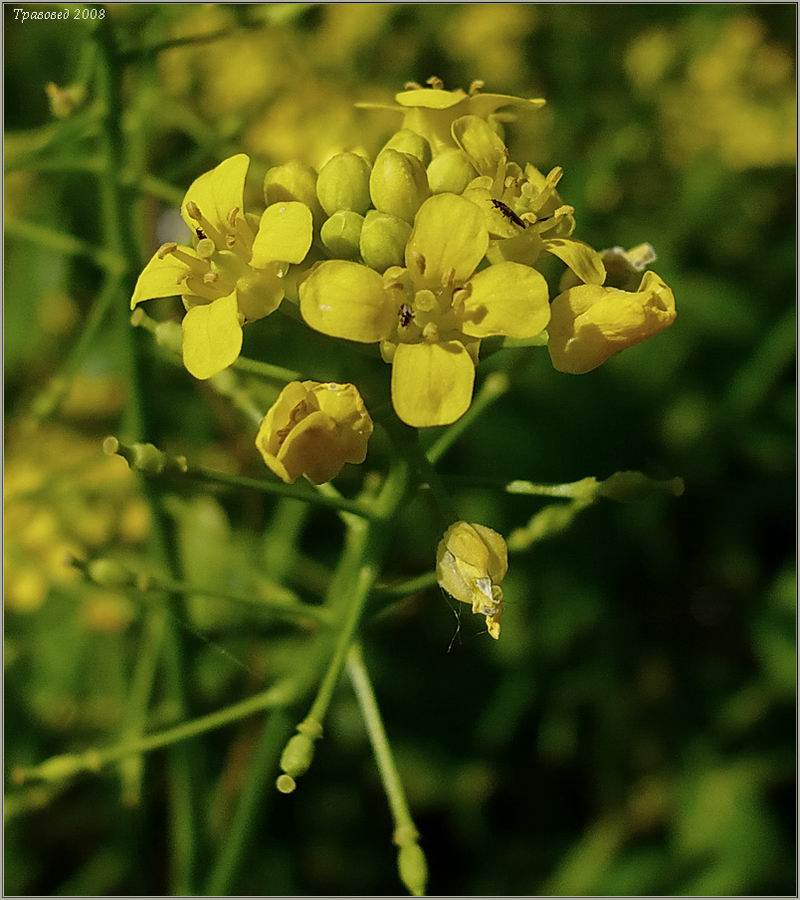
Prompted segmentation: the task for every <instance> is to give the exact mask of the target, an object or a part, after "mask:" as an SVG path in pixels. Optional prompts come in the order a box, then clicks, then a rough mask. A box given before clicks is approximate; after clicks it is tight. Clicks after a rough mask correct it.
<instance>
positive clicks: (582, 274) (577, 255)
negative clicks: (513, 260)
mask: <svg viewBox="0 0 800 900" xmlns="http://www.w3.org/2000/svg"><path fill="white" fill-rule="evenodd" d="M544 249H545V250H546V251H547V252H548V253H552V254H553V256H557V257H558V258H559V259H560V260H561V261H562V262H565V263H566V264H567V265H568V266H569V268H570V269H572V271H573V272H574V273H575V274H576V275H577V276H578V278H580V280H581V281H582V282H583V283H584V284H603V282H604V281H605V280H606V267H605V266H604V265H603V259H602V257H601V256H600V254H599V253H598V252H597V250H595V249H594V248H593V247H590V246H589V245H588V244H585V243H584V242H583V241H578V240H576V239H575V238H548V239H545V240H544Z"/></svg>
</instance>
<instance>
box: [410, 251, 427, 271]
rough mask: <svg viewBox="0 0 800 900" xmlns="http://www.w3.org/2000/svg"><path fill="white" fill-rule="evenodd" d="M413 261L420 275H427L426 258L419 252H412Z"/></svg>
mask: <svg viewBox="0 0 800 900" xmlns="http://www.w3.org/2000/svg"><path fill="white" fill-rule="evenodd" d="M411 259H412V260H413V261H414V265H415V266H416V267H417V269H418V271H419V274H420V275H424V274H425V257H424V256H423V255H422V254H421V253H419V252H418V251H417V250H412V251H411Z"/></svg>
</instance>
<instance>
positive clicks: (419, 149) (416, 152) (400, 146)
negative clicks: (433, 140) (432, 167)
mask: <svg viewBox="0 0 800 900" xmlns="http://www.w3.org/2000/svg"><path fill="white" fill-rule="evenodd" d="M383 149H384V150H399V151H400V152H401V153H408V155H409V156H416V158H417V159H418V160H419V161H420V162H421V163H422V165H423V166H427V165H428V163H429V162H430V161H431V145H430V144H429V143H428V142H427V141H426V140H425V138H424V137H423V136H422V135H421V134H417V132H416V131H412V130H411V129H410V128H401V129H400V131H398V132H397V133H396V134H393V135H392V136H391V137H390V138H389V140H388V141H387V142H386V143H385V144H384V145H383Z"/></svg>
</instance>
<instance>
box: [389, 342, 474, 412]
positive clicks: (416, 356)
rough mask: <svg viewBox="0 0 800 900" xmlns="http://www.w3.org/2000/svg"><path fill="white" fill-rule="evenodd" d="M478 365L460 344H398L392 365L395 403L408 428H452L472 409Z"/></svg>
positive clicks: (393, 398)
mask: <svg viewBox="0 0 800 900" xmlns="http://www.w3.org/2000/svg"><path fill="white" fill-rule="evenodd" d="M474 383H475V365H474V363H473V362H472V360H471V359H470V356H469V353H467V351H466V350H465V349H464V345H463V344H462V343H460V342H459V341H445V342H443V343H439V344H432V343H427V342H425V343H421V344H399V345H398V347H397V350H396V351H395V354H394V361H393V363H392V403H393V404H394V409H395V412H396V413H397V415H398V416H399V417H400V419H402V421H403V422H405V423H406V425H412V426H414V427H416V428H427V427H429V426H433V425H449V424H450V423H451V422H455V420H456V419H458V418H459V417H460V416H463V415H464V413H465V412H466V411H467V410H468V409H469V404H470V401H471V400H472V387H473V385H474Z"/></svg>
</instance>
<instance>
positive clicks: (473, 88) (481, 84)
mask: <svg viewBox="0 0 800 900" xmlns="http://www.w3.org/2000/svg"><path fill="white" fill-rule="evenodd" d="M485 87H486V82H485V81H481V79H480V78H476V79H475V80H474V81H473V82H472V83H471V84H470V86H469V95H470V97H474V96H475V94H477V93H478V91H482V90H483V89H484V88H485Z"/></svg>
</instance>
